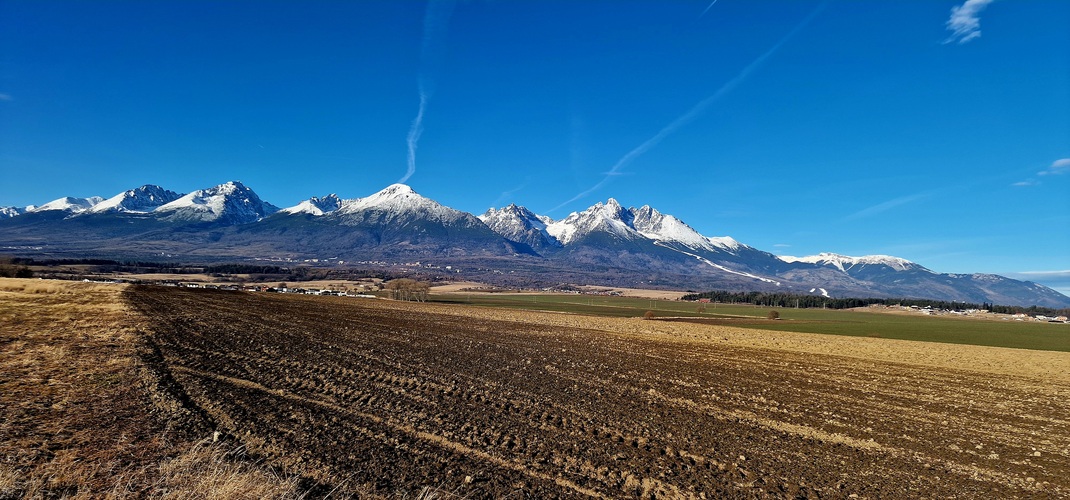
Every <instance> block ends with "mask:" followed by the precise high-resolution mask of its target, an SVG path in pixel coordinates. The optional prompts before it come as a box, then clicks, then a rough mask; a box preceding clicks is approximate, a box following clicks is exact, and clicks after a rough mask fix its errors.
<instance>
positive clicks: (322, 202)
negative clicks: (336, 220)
mask: <svg viewBox="0 0 1070 500" xmlns="http://www.w3.org/2000/svg"><path fill="white" fill-rule="evenodd" d="M341 206H342V199H341V198H339V197H338V195H336V194H329V195H327V196H324V197H322V198H320V197H316V196H313V197H311V198H309V199H307V200H305V201H302V202H301V203H298V204H297V205H294V206H292V207H289V208H284V209H282V210H279V211H280V212H283V213H288V214H312V215H323V214H329V213H331V212H334V211H335V210H338V208H339V207H341Z"/></svg>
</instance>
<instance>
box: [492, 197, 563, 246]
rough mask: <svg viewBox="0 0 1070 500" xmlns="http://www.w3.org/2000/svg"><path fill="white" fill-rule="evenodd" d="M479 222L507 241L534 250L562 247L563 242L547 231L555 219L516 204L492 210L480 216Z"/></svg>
mask: <svg viewBox="0 0 1070 500" xmlns="http://www.w3.org/2000/svg"><path fill="white" fill-rule="evenodd" d="M479 220H481V221H483V223H484V224H486V225H487V227H489V228H491V229H492V230H494V232H496V233H498V234H500V235H502V236H504V237H505V238H506V239H509V240H512V241H516V242H520V243H524V244H526V245H528V246H530V247H532V248H542V247H547V246H550V247H560V246H561V242H559V241H557V239H556V238H554V237H553V236H551V235H550V233H548V232H547V231H546V226H547V225H548V224H551V223H553V219H551V218H549V217H547V216H545V215H538V214H536V213H534V212H532V211H531V210H528V209H527V208H524V207H521V206H517V205H516V204H510V205H509V206H507V207H504V208H501V209H495V208H491V209H489V210H487V211H486V212H485V213H484V214H483V215H480V216H479Z"/></svg>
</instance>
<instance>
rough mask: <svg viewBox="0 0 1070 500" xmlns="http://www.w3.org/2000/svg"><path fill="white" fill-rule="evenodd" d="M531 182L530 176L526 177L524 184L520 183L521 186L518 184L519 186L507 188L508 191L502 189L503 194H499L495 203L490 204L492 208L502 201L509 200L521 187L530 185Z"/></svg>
mask: <svg viewBox="0 0 1070 500" xmlns="http://www.w3.org/2000/svg"><path fill="white" fill-rule="evenodd" d="M530 182H531V177H528V178H527V179H524V183H523V184H521V185H519V186H517V187H515V188H513V189H510V190H507V191H502V194H500V195H498V198H497V199H496V200H494V203H492V204H491V205H490V206H491V208H497V207H498V206H500V205H501V204H502V203H505V201H506V200H509V199H510V198H512V197H513V195H514V194H516V192H517V191H520V190H521V189H524V188H526V187H528V183H530Z"/></svg>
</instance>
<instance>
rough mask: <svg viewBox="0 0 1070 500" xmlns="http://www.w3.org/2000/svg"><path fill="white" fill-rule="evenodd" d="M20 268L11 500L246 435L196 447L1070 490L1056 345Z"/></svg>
mask: <svg viewBox="0 0 1070 500" xmlns="http://www.w3.org/2000/svg"><path fill="white" fill-rule="evenodd" d="M12 283H16V284H18V285H17V286H12V285H11V284H12ZM0 284H4V287H3V288H0V290H3V291H2V292H0V300H2V302H0V304H2V306H3V307H2V309H0V311H2V313H0V314H2V315H3V318H0V320H3V321H5V322H11V323H10V324H13V325H15V326H16V328H14V330H10V329H5V330H4V332H3V338H2V344H0V346H2V349H3V350H4V351H3V354H4V358H3V359H4V363H3V365H2V366H0V384H2V389H3V390H2V396H0V397H2V398H3V400H2V401H3V407H0V418H2V419H3V421H4V422H5V424H2V425H0V437H2V443H3V444H2V445H0V446H2V447H3V448H2V453H3V455H2V456H3V457H4V461H3V462H2V467H3V468H2V469H0V497H5V496H10V497H19V496H34V495H36V496H42V497H43V496H49V493H48V492H59V493H60V494H76V493H93V494H96V495H98V496H99V495H100V494H101V493H102V492H104V493H106V492H108V491H112V489H114V491H119V492H121V493H126V494H131V492H132V494H137V495H140V496H163V495H164V493H166V492H167V491H171V490H175V491H182V488H183V487H185V488H190V486H188V485H189V484H194V483H192V482H191V481H195V480H196V478H203V477H204V476H205V475H206V473H205V472H204V470H205V469H204V468H198V467H194V466H190V467H188V468H187V469H182V472H180V473H177V474H176V473H175V467H173V465H174V464H175V461H176V460H177V459H178V458H181V457H186V456H189V455H190V454H191V453H196V452H198V451H204V450H207V451H213V450H222V451H224V452H225V453H221V454H217V455H216V456H214V457H207V458H201V459H199V460H200V461H199V462H197V460H186V461H183V462H181V463H189V462H196V463H202V464H203V463H209V464H211V463H218V464H225V465H227V466H229V467H232V468H234V471H233V474H234V477H238V479H236V480H232V481H231V482H230V483H228V484H234V483H237V484H246V482H248V481H250V479H249V478H253V479H251V482H252V483H256V484H262V485H263V487H264V488H269V489H268V490H267V492H266V493H247V494H243V493H241V492H238V493H234V494H231V495H230V496H231V497H240V496H245V497H249V498H252V497H258V496H270V495H277V496H281V497H287V496H292V497H296V496H300V495H306V496H307V497H322V496H326V495H330V496H332V497H350V496H357V497H385V498H415V497H417V496H418V495H420V494H421V493H423V494H424V495H427V494H429V492H430V494H433V495H438V496H439V497H440V498H450V497H454V496H455V497H460V498H500V497H507V496H508V497H517V498H554V497H583V496H587V497H599V498H617V497H644V498H650V497H656V498H663V497H664V498H726V497H727V498H737V497H748V498H750V497H773V498H787V497H790V498H796V497H804V498H819V497H820V498H827V497H832V498H847V497H853V496H857V497H861V498H867V497H868V498H878V497H942V498H1015V497H1065V496H1067V495H1070V479H1068V478H1070V420H1068V419H1070V417H1068V415H1070V368H1068V367H1070V353H1066V352H1058V351H1059V350H1058V349H1056V350H1035V349H1021V348H1019V349H1009V348H1001V347H986V346H975V345H964V344H948V343H937V342H919V341H913V340H897V339H891V338H877V337H874V336H862V337H852V336H844V335H821V334H813V333H798V332H788V331H772V330H765V329H757V328H758V325H756V324H750V323H749V322H750V321H751V320H746V322H748V324H747V326H748V328H738V327H734V326H728V325H725V324H713V325H711V324H695V323H688V322H679V321H668V320H658V319H654V320H644V319H641V318H639V317H634V316H636V314H635V310H639V311H640V313H639V314H638V315H641V314H642V312H643V311H645V310H648V309H650V307H644V304H640V303H636V304H634V305H635V306H636V307H635V308H633V310H632V311H631V312H629V313H628V314H623V313H622V314H620V315H619V317H606V316H588V315H581V314H575V313H576V312H582V310H571V311H568V312H569V313H567V314H566V313H562V312H541V311H523V310H516V309H507V308H504V307H477V306H474V305H471V304H468V305H466V304H441V303H428V304H417V303H405V302H396V301H387V300H375V299H357V298H349V297H317V296H305V295H282V294H263V293H259V294H258V293H242V292H225V291H216V290H188V289H180V288H168V287H147V286H140V287H119V286H100V285H83V284H77V283H76V284H67V283H47V284H46V282H36V281H32V280H21V281H16V280H0ZM36 286H41V287H46V288H49V287H50V290H51V291H45V292H35V291H34V290H32V288H33V287H36ZM19 287H23V288H19ZM454 299H456V300H458V301H462V302H463V301H465V300H472V299H470V298H468V297H466V296H464V295H458V296H455V297H454ZM574 299H577V300H580V298H579V297H574ZM527 300H533V299H532V298H530V297H528V298H527ZM534 300H544V301H545V300H546V299H543V298H541V297H536V298H535V299H534ZM596 300H599V299H592V301H591V302H590V303H589V304H586V305H584V304H574V306H575V307H577V308H578V309H582V308H580V307H579V306H584V307H596V306H598V304H596V303H595V302H594V301H596ZM627 300H637V299H627ZM638 300H641V299H638ZM646 302H647V303H649V301H646ZM669 303H671V302H667V301H660V302H659V303H658V304H657V305H659V306H661V305H662V304H669ZM680 305H681V306H683V305H684V304H680ZM687 305H689V306H691V307H692V308H693V307H694V304H687ZM563 307H566V306H565V305H561V303H558V305H554V304H540V305H539V307H538V308H539V309H545V310H549V311H559V308H563ZM663 307H664V306H663ZM718 307H720V306H718ZM622 309H623V308H622ZM662 310H663V308H659V309H657V311H662ZM718 312H722V311H718ZM800 312H802V310H800ZM682 313H683V311H677V312H673V313H672V314H671V315H672V316H673V317H679V316H684V314H682ZM691 313H693V314H695V315H698V314H700V313H697V312H696V311H694V310H692V311H691ZM783 313H784V314H783V316H784V317H787V319H786V320H783V321H780V322H776V323H777V324H778V325H779V324H789V323H791V322H792V321H799V320H796V319H794V318H793V317H792V316H790V315H789V313H790V311H789V310H783ZM726 314H728V313H726ZM759 314H760V313H759ZM860 314H861V313H860ZM728 315H730V316H731V315H734V316H751V315H742V314H736V313H731V314H728ZM755 315H757V314H755ZM706 316H708V315H706ZM881 317H884V316H881ZM887 318H888V319H889V320H891V319H893V318H894V317H893V316H891V315H887ZM703 319H708V318H703ZM752 319H753V318H752ZM804 319H808V320H810V321H812V322H813V323H812V324H818V325H820V324H822V323H820V321H819V319H815V318H804ZM725 321H729V319H726V320H725ZM740 321H743V320H740ZM769 323H773V322H772V321H770V322H769ZM957 323H963V324H968V325H975V324H977V325H979V324H983V323H986V322H973V321H963V322H957ZM807 324H811V323H807ZM993 324H996V325H999V326H1015V327H1018V326H1024V325H1005V324H1003V323H995V322H993ZM1037 326H1045V325H1037ZM1053 326H1055V325H1053ZM1057 331H1058V332H1062V331H1063V330H1062V329H1059V330H1057ZM881 337H886V336H885V335H883V334H882V335H881ZM109 377H111V378H109ZM116 391H118V392H116ZM212 436H217V437H218V438H219V439H218V442H216V443H212V442H211V441H212V440H211V439H208V440H204V438H210V437H212ZM235 450H240V451H241V453H232V452H233V451H235ZM65 457H66V458H65ZM169 464H170V465H172V467H171V468H167V467H168V465H169ZM62 467H71V468H73V469H72V470H75V471H77V474H67V475H63V474H60V472H57V471H60V470H61V468H62ZM63 470H66V469H63ZM64 474H66V473H64ZM116 475H118V476H120V477H122V478H123V479H121V480H120V481H119V482H118V483H116V481H115V480H113V479H111V477H113V476H116ZM60 476H62V478H63V479H62V480H61V479H57V478H58V477H60ZM186 478H192V479H188V480H187V479H186ZM180 479H182V480H180ZM243 481H245V482H243ZM183 485H185V486H183ZM208 489H212V488H211V487H209V488H208ZM186 491H189V490H186ZM42 492H45V493H42ZM53 495H54V493H53Z"/></svg>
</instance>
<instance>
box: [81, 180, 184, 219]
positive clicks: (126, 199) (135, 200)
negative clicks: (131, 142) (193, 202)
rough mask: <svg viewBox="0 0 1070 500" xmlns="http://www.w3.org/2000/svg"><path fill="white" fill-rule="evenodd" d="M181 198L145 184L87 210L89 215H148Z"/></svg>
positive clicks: (174, 193)
mask: <svg viewBox="0 0 1070 500" xmlns="http://www.w3.org/2000/svg"><path fill="white" fill-rule="evenodd" d="M180 197H182V195H181V194H178V193H176V192H174V191H169V190H167V189H164V188H162V187H160V186H154V185H151V184H146V185H144V186H141V187H139V188H134V189H130V190H127V191H123V192H122V193H119V194H117V195H115V196H112V197H111V198H108V199H107V200H104V201H102V202H100V203H97V204H96V205H94V206H93V207H92V208H90V209H89V210H88V212H89V213H104V212H128V213H148V212H151V211H153V210H156V209H157V208H159V207H161V206H163V205H166V204H168V203H170V202H172V201H175V200H177V199H179V198H180Z"/></svg>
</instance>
